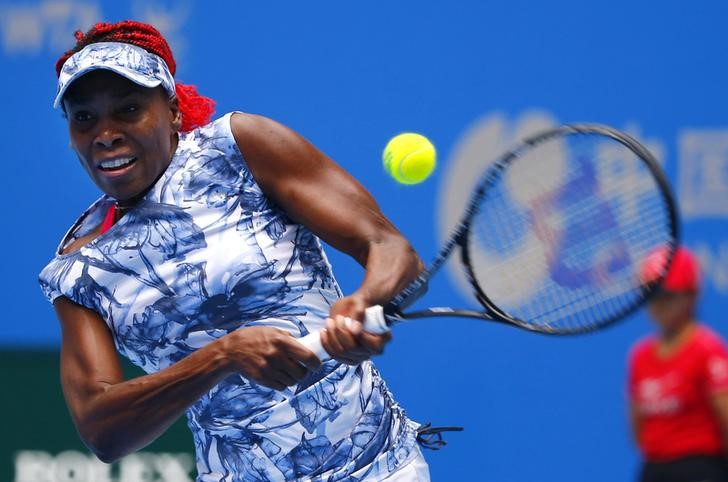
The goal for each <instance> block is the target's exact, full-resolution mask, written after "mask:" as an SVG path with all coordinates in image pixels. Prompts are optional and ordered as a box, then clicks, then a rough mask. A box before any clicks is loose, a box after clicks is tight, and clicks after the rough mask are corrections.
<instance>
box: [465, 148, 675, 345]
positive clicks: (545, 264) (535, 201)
mask: <svg viewBox="0 0 728 482" xmlns="http://www.w3.org/2000/svg"><path fill="white" fill-rule="evenodd" d="M668 213H669V209H668V207H667V206H666V201H665V199H664V198H663V197H662V194H661V191H660V190H659V188H658V186H657V185H656V181H655V179H654V176H653V175H652V173H651V172H650V171H649V169H648V167H647V165H646V164H645V163H644V162H643V161H642V160H641V158H639V157H638V156H637V155H636V154H635V153H634V152H633V151H632V150H630V149H628V148H627V147H626V146H624V145H623V144H622V143H620V142H618V141H614V140H605V138H604V137H602V136H596V135H572V136H569V137H568V138H555V139H554V140H553V141H547V142H545V143H544V145H541V146H537V147H536V148H534V149H533V150H531V151H529V152H528V153H526V154H525V155H523V156H521V157H518V158H516V159H514V160H513V161H511V164H509V165H508V166H507V169H505V170H504V171H503V172H502V177H501V178H500V179H498V180H497V181H496V182H495V183H494V184H493V185H491V186H490V188H489V190H488V191H487V194H486V196H485V198H484V199H483V201H482V203H481V206H480V209H479V211H478V214H477V215H476V217H475V218H474V219H473V222H472V225H471V227H470V231H469V238H468V252H469V257H470V268H471V277H472V278H473V279H472V281H473V283H474V284H476V285H477V288H478V289H479V290H480V291H481V292H482V293H485V296H486V297H487V298H486V299H484V300H483V302H484V304H486V305H487V304H488V303H490V304H491V305H495V306H497V308H498V309H499V310H501V311H504V312H506V314H507V315H509V316H510V317H512V318H515V319H517V320H520V321H521V322H524V323H527V324H530V325H533V326H534V327H537V328H538V329H540V330H545V331H549V330H552V329H553V330H559V331H584V330H588V329H590V328H595V327H597V326H598V325H599V324H600V323H601V322H604V321H606V320H610V319H613V318H615V317H617V316H620V315H621V314H622V313H624V312H625V311H627V310H629V309H630V308H631V307H632V306H634V305H635V303H637V302H639V299H640V298H641V297H642V296H643V290H642V289H641V280H640V278H639V273H638V270H637V268H636V266H638V265H639V262H638V261H636V260H642V259H645V258H646V257H647V256H648V254H649V253H650V252H651V251H653V250H654V249H655V248H656V247H658V246H661V245H664V244H665V243H666V242H668V241H670V240H671V230H670V220H669V214H668Z"/></svg>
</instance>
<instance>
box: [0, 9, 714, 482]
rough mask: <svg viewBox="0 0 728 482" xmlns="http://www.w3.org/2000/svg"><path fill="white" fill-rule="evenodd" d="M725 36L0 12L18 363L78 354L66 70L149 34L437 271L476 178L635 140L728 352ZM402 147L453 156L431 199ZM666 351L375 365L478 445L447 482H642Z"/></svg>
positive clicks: (411, 342)
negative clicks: (422, 145) (57, 295)
mask: <svg viewBox="0 0 728 482" xmlns="http://www.w3.org/2000/svg"><path fill="white" fill-rule="evenodd" d="M727 16H728V4H726V3H725V2H721V1H703V2H684V1H672V0H671V1H663V2H646V1H644V2H639V1H634V0H613V1H612V2H608V3H605V2H584V1H583V0H582V1H566V0H556V1H552V2H536V1H533V0H531V1H520V0H512V1H509V2H490V1H476V0H469V1H461V2H437V1H431V0H420V1H409V0H408V1H370V2H337V1H333V0H325V1H311V2H293V1H279V2H252V1H240V2H212V1H207V2H192V1H189V2H157V1H149V2H143V1H138V2H129V3H121V2H112V1H99V0H96V1H94V0H88V1H80V0H78V1H77V0H45V1H17V2H8V1H0V72H1V75H0V87H1V88H0V100H1V101H2V102H1V104H0V105H1V106H2V107H1V108H0V109H1V111H2V116H0V136H1V137H2V142H3V146H4V152H5V154H4V156H3V162H2V165H3V168H4V171H5V175H4V176H3V177H2V181H1V182H2V189H3V193H4V207H3V208H2V209H0V225H1V226H3V228H2V229H3V231H2V232H3V237H4V239H5V246H4V254H5V256H4V259H3V262H2V264H1V265H0V269H1V270H2V276H0V283H2V289H0V293H1V294H0V296H2V301H3V305H4V306H5V310H4V311H5V314H4V316H3V317H2V320H1V321H0V348H2V349H30V348H48V349H56V348H57V347H58V343H59V330H58V326H57V323H56V321H55V317H54V314H53V311H52V309H51V307H50V306H49V305H48V304H47V303H46V302H45V300H44V299H43V297H42V295H41V293H40V290H39V289H38V287H37V284H36V276H37V273H38V272H39V270H40V269H41V268H42V267H43V265H44V264H45V262H46V261H47V260H48V259H49V257H50V256H51V254H52V252H53V250H54V249H55V247H56V245H57V243H58V241H59V238H60V237H61V236H62V234H63V233H64V232H65V230H66V229H67V227H68V226H69V224H70V223H71V222H72V221H73V220H74V219H75V218H76V216H77V215H78V214H79V213H80V212H81V211H82V210H83V209H84V208H85V207H86V206H87V205H88V204H90V203H91V202H92V201H93V200H94V199H95V198H96V197H97V196H98V192H97V190H96V188H95V186H94V185H92V183H91V182H90V181H89V180H87V179H86V176H85V174H84V172H83V171H82V169H81V168H80V166H79V165H78V163H77V161H76V159H75V157H74V155H73V153H72V152H71V151H70V149H69V148H68V147H67V146H68V139H67V134H66V128H65V124H64V121H63V119H62V118H61V116H60V114H59V113H58V112H56V111H53V110H52V108H51V101H52V97H53V94H54V91H55V74H54V70H53V65H54V62H55V59H56V58H57V57H58V56H59V55H60V54H61V53H62V52H63V51H64V50H65V49H67V48H70V46H71V45H72V43H73V38H72V36H71V32H72V31H73V30H75V29H77V28H82V29H83V30H86V29H87V28H88V27H89V26H90V25H91V24H92V22H94V21H98V20H121V19H124V18H132V17H133V18H136V19H141V20H146V21H150V22H152V23H155V24H156V25H158V26H159V27H160V28H161V29H162V30H163V31H164V33H165V34H167V35H168V38H169V39H170V40H171V43H172V46H173V49H174V50H175V53H176V57H177V63H178V66H179V67H178V72H177V78H178V79H179V80H180V81H182V82H186V83H193V84H196V85H197V86H198V87H199V89H200V91H201V92H202V93H204V94H206V95H209V96H211V97H213V98H215V99H216V100H217V101H218V113H219V114H221V113H225V112H227V111H230V110H244V111H248V112H254V113H260V114H264V115H267V116H269V117H272V118H274V119H277V120H279V121H281V122H283V123H285V124H287V125H289V126H290V127H292V128H294V129H295V130H297V131H299V132H300V133H302V134H303V135H304V136H306V137H307V138H308V139H310V140H311V141H312V142H313V143H314V144H316V145H317V146H318V147H319V148H321V149H322V150H323V151H325V152H326V153H328V154H329V155H330V156H331V157H333V158H334V159H336V160H337V161H338V162H340V163H341V164H342V165H343V166H344V167H345V168H346V169H347V170H349V171H350V172H351V173H353V174H354V175H355V176H356V177H357V178H358V179H360V180H361V182H362V183H363V184H364V185H365V186H366V187H367V188H368V189H369V190H370V191H371V192H372V193H373V194H374V196H375V197H376V198H377V199H378V200H379V202H380V203H381V205H382V208H383V210H384V211H385V213H386V214H387V215H388V216H389V217H390V218H391V219H392V220H393V221H394V222H395V224H396V225H398V226H399V227H400V228H401V230H402V231H403V232H404V233H405V234H406V235H407V236H408V237H409V238H410V239H411V240H412V242H413V244H414V245H415V246H416V247H417V249H418V251H419V252H420V254H421V255H422V256H423V257H424V258H425V259H429V258H431V257H432V256H433V255H434V254H435V252H436V249H437V246H438V243H439V241H440V240H441V239H442V237H443V236H444V231H445V229H446V226H447V225H448V218H449V217H451V215H452V208H448V207H446V203H445V201H446V200H447V199H451V198H452V197H453V196H457V195H458V193H457V192H456V191H457V190H456V186H458V185H459V184H460V183H462V182H466V179H463V176H464V174H463V173H464V172H465V171H467V165H468V164H472V163H475V162H485V161H487V160H489V159H491V158H493V157H495V155H497V154H498V153H499V152H500V151H501V150H502V149H503V148H505V147H506V146H508V145H509V144H511V143H512V142H513V141H515V140H516V139H517V138H519V137H521V136H522V135H524V134H525V133H527V132H530V131H532V130H534V129H535V128H538V127H539V126H545V125H549V124H558V123H562V122H572V121H590V122H602V123H607V124H611V125H613V126H615V127H618V128H622V129H625V130H627V131H628V132H631V133H632V134H634V135H636V136H637V137H638V138H640V139H641V140H642V141H643V142H645V143H646V144H647V145H648V147H650V148H651V149H652V150H653V151H654V153H655V154H656V155H657V156H658V157H659V158H660V160H661V162H662V163H663V165H664V167H665V170H666V172H667V173H668V177H669V178H670V180H671V181H672V182H673V184H674V187H675V191H676V193H677V195H678V198H679V202H680V204H681V207H682V211H683V213H682V214H683V221H684V225H683V226H684V240H685V242H686V243H687V244H688V245H689V246H690V247H691V248H693V249H695V250H696V251H697V252H698V253H699V255H700V257H701V260H702V261H703V264H704V268H705V273H704V274H705V289H704V294H703V300H702V301H703V303H702V310H701V315H702V318H703V319H704V320H705V321H706V322H707V323H709V324H710V325H711V326H713V327H714V328H715V329H716V330H717V331H718V332H720V333H721V334H723V335H728V325H726V316H725V312H726V308H728V301H726V300H727V299H728V298H727V297H726V295H727V294H728V228H727V226H728V224H727V223H726V218H727V217H728V59H726V50H727V49H726V47H727V46H728V29H726V27H725V21H726V18H727ZM402 131H417V132H421V133H423V134H425V135H427V136H429V137H430V138H431V139H432V140H433V142H434V143H435V144H436V146H437V148H438V151H439V154H440V159H439V160H440V164H439V166H438V170H437V171H436V173H435V175H434V176H433V177H432V178H431V179H430V180H428V181H427V182H426V183H424V184H422V185H419V186H414V187H404V186H400V185H397V184H395V183H394V182H393V181H391V180H390V179H389V178H388V177H387V176H386V175H385V174H384V172H383V171H382V169H381V163H380V153H381V149H382V148H383V146H384V144H385V143H386V141H387V140H388V139H389V138H390V137H391V136H392V135H394V134H397V133H399V132H402ZM471 146H480V148H479V151H478V152H479V154H478V155H477V156H473V155H472V149H471ZM460 189H462V188H460ZM331 258H332V262H333V263H334V266H335V271H336V273H337V275H338V277H339V278H340V281H341V283H342V285H343V287H344V288H345V290H347V291H349V290H351V289H353V288H354V287H356V286H357V283H358V281H359V279H360V278H361V275H362V271H361V269H360V268H359V267H357V266H356V265H355V264H354V263H353V262H351V261H350V260H348V259H347V258H346V257H344V256H343V255H340V254H338V253H332V254H331ZM458 286H459V285H458V284H457V282H456V281H455V280H453V279H451V278H449V277H448V276H442V277H441V278H440V279H439V280H438V281H437V282H435V283H434V285H433V286H432V289H431V291H430V295H429V296H430V298H429V300H431V301H432V303H437V304H450V303H451V302H452V300H458V302H460V303H463V304H467V303H468V297H467V292H465V291H462V292H461V290H460V289H459V288H458ZM649 330H650V325H649V322H648V321H647V319H646V318H645V316H644V313H641V314H638V315H635V316H633V317H632V318H631V319H629V320H628V321H627V322H625V323H622V324H620V325H618V326H616V327H614V328H612V329H610V330H607V331H605V332H603V333H598V334H594V335H589V336H584V337H578V338H569V339H555V338H547V337H542V336H537V335H533V334H529V333H525V332H521V331H518V330H515V329H512V328H508V327H501V326H495V325H489V324H485V325H484V324H479V323H477V322H473V321H466V320H457V319H448V320H438V321H423V322H420V323H413V324H410V325H406V326H401V327H399V328H397V330H396V332H395V341H394V342H393V343H391V345H390V346H389V347H388V350H387V353H386V354H385V355H384V356H382V357H380V358H379V359H377V365H378V366H379V367H380V368H381V370H382V371H383V373H384V375H385V377H386V378H387V380H388V383H389V385H390V387H391V389H392V390H393V392H394V393H395V395H396V396H397V398H398V399H399V400H400V402H401V403H402V405H403V406H404V407H405V408H406V409H407V410H408V412H409V413H410V415H411V416H412V417H414V418H415V419H417V420H420V421H432V422H433V423H434V424H455V425H463V426H465V432H463V433H461V434H453V435H450V436H449V437H448V441H449V445H448V446H447V447H446V448H445V449H444V450H443V451H441V452H439V453H433V454H431V455H430V456H429V457H428V460H429V462H430V466H431V471H432V475H433V480H436V481H446V480H487V481H515V482H519V481H531V480H558V481H561V482H567V481H573V482H577V481H578V482H583V481H585V480H588V481H593V482H597V481H604V482H607V481H609V482H613V481H622V480H631V479H632V478H633V474H634V471H635V470H636V467H637V463H638V458H637V454H636V452H635V449H634V446H633V444H632V442H631V440H630V435H629V433H628V430H627V423H626V420H625V396H624V371H625V361H624V360H625V356H626V354H627V352H628V350H629V347H630V346H631V344H632V343H633V342H634V341H635V340H636V339H637V338H638V337H639V336H641V335H643V334H646V333H647V332H648V331H649ZM19 369H20V367H19ZM5 396H9V395H7V394H6V395H5ZM26 416H32V415H30V414H26ZM22 448H23V447H17V449H18V450H20V449H22Z"/></svg>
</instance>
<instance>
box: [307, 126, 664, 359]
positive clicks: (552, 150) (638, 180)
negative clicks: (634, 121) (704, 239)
mask: <svg viewBox="0 0 728 482" xmlns="http://www.w3.org/2000/svg"><path fill="white" fill-rule="evenodd" d="M677 238H678V217H677V212H676V209H675V203H674V201H673V197H672V194H671V192H670V188H669V185H668V183H667V181H666V179H665V176H664V174H663V173H662V171H661V169H660V167H659V165H658V164H657V162H656V160H655V158H654V157H653V156H652V154H650V152H649V151H648V150H647V149H646V148H645V147H643V146H642V145H641V144H640V143H638V142H637V141H636V140H635V139H633V138H631V137H629V136H627V135H626V134H624V133H621V132H619V131H617V130H615V129H612V128H609V127H606V126H601V125H593V124H575V125H566V126H562V127H558V128H555V129H552V130H548V131H545V132H542V133H540V134H537V135H534V136H532V137H530V138H528V139H526V140H524V141H523V142H521V143H520V144H519V145H518V146H516V147H515V148H514V149H512V150H511V151H509V152H507V153H505V154H503V155H502V156H501V157H500V158H499V159H497V160H496V161H495V162H494V163H492V164H490V165H489V167H488V168H487V169H486V170H485V171H484V173H483V174H482V176H481V178H480V179H479V180H478V182H477V185H476V188H475V190H474V192H473V194H472V196H471V198H470V201H469V203H468V205H467V208H466V209H465V213H464V214H463V217H462V219H461V221H460V223H459V224H458V225H457V227H456V228H455V230H454V231H453V232H452V234H451V236H450V238H449V240H448V241H447V242H446V243H445V245H444V246H443V247H442V249H441V250H440V252H439V253H438V255H437V256H436V257H435V259H434V260H433V261H432V263H431V264H430V265H429V267H428V268H427V269H425V270H424V271H423V272H422V273H420V275H419V276H418V277H417V279H415V280H414V281H413V282H412V283H411V284H410V285H409V286H407V287H406V288H405V289H404V290H403V291H402V292H400V293H399V294H397V295H396V296H395V297H394V298H393V299H392V300H391V301H389V302H388V303H386V304H385V305H384V306H373V307H370V308H368V309H367V311H366V316H365V319H364V320H363V323H364V330H366V331H368V332H370V333H384V332H386V331H388V330H389V329H390V327H391V326H392V325H393V324H396V323H398V322H400V321H403V320H408V319H415V318H426V317H433V316H435V317H436V316H458V317H469V318H478V319H482V320H489V321H498V322H503V323H508V324H511V325H514V326H517V327H519V328H524V329H527V330H531V331H535V332H539V333H546V334H552V335H571V334H577V333H585V332H589V331H594V330H598V329H600V328H603V327H606V326H608V325H610V324H612V323H614V322H616V321H618V320H620V319H623V318H624V317H626V316H627V315H629V314H630V313H632V312H633V311H634V310H635V309H637V308H638V307H640V306H641V305H642V304H643V303H644V302H645V301H647V300H648V299H649V297H650V295H651V294H652V293H653V292H654V291H655V290H656V288H657V287H658V286H659V284H660V283H661V281H662V279H663V278H664V276H665V275H666V274H667V270H668V268H669V266H670V263H671V261H672V256H673V254H674V251H675V248H676V245H677ZM456 248H459V250H460V253H461V257H460V260H461V263H462V266H461V267H462V269H463V271H464V273H465V275H466V278H467V280H468V281H469V283H470V286H471V287H472V290H473V294H474V296H475V299H476V300H477V301H478V303H479V304H480V306H481V309H456V308H450V307H431V308H427V309H422V310H417V311H405V310H406V309H407V307H408V306H410V305H411V304H412V303H413V302H414V301H415V300H417V299H418V298H419V297H420V296H421V295H422V294H424V292H425V291H426V288H427V283H428V280H429V279H430V278H431V277H432V276H433V275H434V274H435V273H437V272H438V270H439V269H440V268H441V267H442V265H443V264H444V263H445V261H446V260H447V259H448V258H449V257H450V255H451V253H453V252H454V251H455V249H456ZM658 250H659V251H660V252H661V253H664V255H663V256H662V258H661V259H662V264H663V266H661V269H658V270H657V274H656V276H652V277H651V279H647V280H646V279H644V277H643V276H641V275H640V274H641V266H642V264H643V263H644V262H645V260H646V259H647V258H648V257H649V256H650V255H651V254H653V253H655V252H656V251H658ZM653 268H654V266H653ZM653 271H654V269H653ZM299 341H300V342H301V343H303V344H304V345H305V346H307V347H308V348H310V349H311V350H312V351H314V352H316V354H317V355H319V357H320V358H321V359H327V358H329V356H328V354H327V353H326V351H325V350H324V349H323V347H322V346H321V342H320V336H319V333H310V334H308V335H306V336H305V337H303V338H301V339H299Z"/></svg>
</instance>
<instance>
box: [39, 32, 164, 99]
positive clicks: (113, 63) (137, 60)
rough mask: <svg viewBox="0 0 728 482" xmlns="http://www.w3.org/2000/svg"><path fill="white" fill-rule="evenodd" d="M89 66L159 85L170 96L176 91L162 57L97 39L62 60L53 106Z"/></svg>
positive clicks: (88, 69)
mask: <svg viewBox="0 0 728 482" xmlns="http://www.w3.org/2000/svg"><path fill="white" fill-rule="evenodd" d="M92 70H110V71H112V72H115V73H117V74H119V75H121V76H123V77H125V78H127V79H129V80H131V81H132V82H134V83H136V84H139V85H141V86H143V87H148V88H153V87H157V86H160V85H161V86H162V87H164V90H166V91H167V93H168V94H169V96H170V97H173V96H174V95H175V89H174V77H172V74H171V73H170V72H169V68H168V67H167V63H166V62H165V61H164V60H163V59H162V58H161V57H159V56H158V55H154V54H153V53H150V52H147V51H146V50H144V49H143V48H141V47H137V46H136V45H131V44H127V43H122V42H98V43H94V44H91V45H87V46H86V47H84V48H83V49H82V50H80V51H79V52H76V53H75V54H73V55H72V56H71V57H70V58H69V59H68V60H66V62H65V63H64V64H63V68H62V69H61V74H60V75H59V76H58V93H57V94H56V98H55V100H54V101H53V108H54V109H57V108H58V107H59V106H60V105H61V102H62V101H63V95H64V94H65V93H66V90H68V87H69V86H70V85H71V84H72V83H73V82H74V81H75V80H76V79H78V78H79V77H81V76H82V75H85V74H87V73H89V72H91V71H92Z"/></svg>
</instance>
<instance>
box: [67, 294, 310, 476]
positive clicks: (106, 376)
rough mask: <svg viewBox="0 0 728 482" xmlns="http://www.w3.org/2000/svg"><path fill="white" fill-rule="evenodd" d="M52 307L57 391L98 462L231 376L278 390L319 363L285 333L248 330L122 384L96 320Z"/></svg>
mask: <svg viewBox="0 0 728 482" xmlns="http://www.w3.org/2000/svg"><path fill="white" fill-rule="evenodd" d="M54 307H55V309H56V313H57V315H58V318H59V320H60V322H61V328H62V346H61V385H62V387H63V394H64V397H65V399H66V403H67V405H68V408H69V411H70V413H71V417H72V419H73V422H74V424H75V425H76V428H77V430H78V432H79V435H80V436H81V438H82V440H83V441H84V443H85V444H86V445H87V446H88V447H89V449H91V450H92V451H93V452H94V453H95V454H96V455H97V456H98V457H99V458H100V459H101V460H102V461H104V462H113V461H115V460H117V459H119V458H121V457H123V456H125V455H127V454H129V453H132V452H134V451H136V450H139V449H141V448H142V447H144V446H146V445H147V444H149V443H150V442H152V441H153V440H154V439H156V438H157V437H158V436H159V435H161V434H162V433H163V432H164V431H165V430H166V429H167V428H168V427H169V426H170V425H171V424H172V423H173V422H174V421H175V420H177V418H179V417H180V416H181V415H182V414H183V413H184V411H185V410H186V409H187V408H188V407H189V406H190V405H192V404H193V403H195V402H196V401H197V400H198V399H199V398H200V397H202V396H203V395H204V394H205V393H206V392H207V391H208V390H210V389H211V388H212V387H213V386H215V385H216V384H217V383H218V382H220V381H221V380H222V379H223V378H225V377H227V376H229V375H231V374H235V373H241V374H243V375H244V376H246V377H247V378H249V379H251V380H254V381H255V382H257V383H259V384H262V385H266V386H269V387H271V388H274V389H278V390H280V389H283V388H284V387H285V386H289V385H293V384H295V383H296V381H297V380H300V379H301V378H303V377H304V376H305V374H306V367H307V368H309V369H316V368H317V367H318V366H319V363H320V362H319V360H318V358H316V356H315V355H313V353H311V352H310V351H308V350H307V349H305V348H303V347H302V346H301V345H300V344H299V343H298V342H296V341H295V338H293V336H292V335H290V334H289V333H287V332H285V331H283V330H278V329H276V328H271V327H263V326H255V327H246V328H241V329H238V330H235V331H233V332H231V333H230V334H228V335H226V336H224V337H222V338H220V339H218V340H216V341H215V342H213V343H210V344H209V345H207V346H205V347H203V348H201V349H199V350H197V351H195V352H194V353H192V354H191V355H189V356H188V357H186V358H184V359H182V360H180V361H179V362H177V363H175V364H173V365H172V366H170V367H168V368H166V369H164V370H161V371H159V372H157V373H154V374H151V375H145V376H141V377H138V378H134V379H131V380H124V377H123V374H122V369H121V364H120V361H119V357H118V355H117V353H116V348H115V346H114V341H113V339H112V336H111V332H110V330H109V328H108V327H107V325H106V323H105V322H104V320H103V319H102V318H101V317H100V316H99V315H98V314H97V313H96V312H95V311H93V310H90V309H88V308H85V307H83V306H80V305H78V304H76V303H74V302H72V301H70V300H69V299H68V298H65V297H60V298H57V299H56V300H55V301H54ZM302 363H303V364H304V365H305V367H304V366H302Z"/></svg>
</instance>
